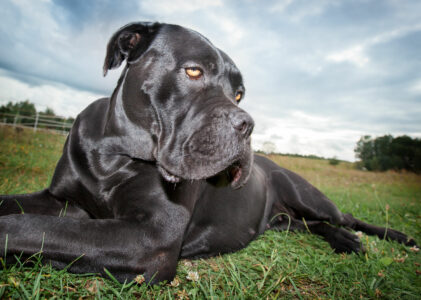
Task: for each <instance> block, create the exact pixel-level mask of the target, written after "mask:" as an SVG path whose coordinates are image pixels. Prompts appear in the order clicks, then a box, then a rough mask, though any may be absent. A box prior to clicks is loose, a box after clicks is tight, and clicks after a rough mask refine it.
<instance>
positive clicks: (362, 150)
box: [354, 135, 421, 173]
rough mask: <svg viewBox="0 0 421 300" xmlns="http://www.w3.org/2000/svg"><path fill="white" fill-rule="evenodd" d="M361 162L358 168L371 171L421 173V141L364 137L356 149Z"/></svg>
mask: <svg viewBox="0 0 421 300" xmlns="http://www.w3.org/2000/svg"><path fill="white" fill-rule="evenodd" d="M354 151H355V154H356V156H357V158H359V159H360V160H361V161H360V162H358V166H360V167H361V168H365V169H367V170H369V171H386V170H391V169H392V170H408V171H411V172H416V173H420V172H421V139H419V138H411V137H409V136H406V135H403V136H398V137H395V138H394V137H393V136H391V135H384V136H380V137H376V138H372V137H371V136H369V135H366V136H362V137H361V138H360V140H359V141H358V142H357V145H356V147H355V149H354Z"/></svg>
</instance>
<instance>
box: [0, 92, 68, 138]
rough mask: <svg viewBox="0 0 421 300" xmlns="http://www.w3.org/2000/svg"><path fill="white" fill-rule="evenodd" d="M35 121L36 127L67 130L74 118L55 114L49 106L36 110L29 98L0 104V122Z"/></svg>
mask: <svg viewBox="0 0 421 300" xmlns="http://www.w3.org/2000/svg"><path fill="white" fill-rule="evenodd" d="M37 121H39V123H38V124H37V127H38V128H46V129H55V130H61V131H69V130H70V129H69V128H70V125H72V124H73V122H74V121H75V119H74V118H72V117H70V118H63V117H60V116H57V115H56V114H55V113H54V110H53V109H51V108H49V107H47V108H46V109H45V110H44V111H37V110H36V108H35V104H34V103H32V102H30V101H29V100H25V101H20V102H16V103H13V102H8V103H7V104H6V105H1V106H0V122H3V123H13V124H18V125H25V126H34V124H35V122H37Z"/></svg>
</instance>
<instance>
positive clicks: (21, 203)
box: [0, 189, 89, 218]
mask: <svg viewBox="0 0 421 300" xmlns="http://www.w3.org/2000/svg"><path fill="white" fill-rule="evenodd" d="M25 213H26V214H28V213H29V214H37V215H51V216H62V217H63V216H68V217H75V218H87V217H89V215H88V214H87V213H86V212H85V211H84V210H82V209H80V208H78V207H75V206H73V205H71V204H70V203H67V202H65V201H60V200H58V199H56V198H55V197H54V196H53V195H51V194H50V193H49V191H48V190H47V189H45V190H42V191H40V192H36V193H32V194H18V195H0V216H5V215H12V214H25Z"/></svg>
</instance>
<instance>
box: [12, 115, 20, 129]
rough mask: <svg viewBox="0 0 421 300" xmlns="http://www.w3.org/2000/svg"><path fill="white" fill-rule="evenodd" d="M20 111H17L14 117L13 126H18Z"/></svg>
mask: <svg viewBox="0 0 421 300" xmlns="http://www.w3.org/2000/svg"><path fill="white" fill-rule="evenodd" d="M18 117H19V112H17V113H16V115H15V118H14V119H13V127H16V122H17V121H18Z"/></svg>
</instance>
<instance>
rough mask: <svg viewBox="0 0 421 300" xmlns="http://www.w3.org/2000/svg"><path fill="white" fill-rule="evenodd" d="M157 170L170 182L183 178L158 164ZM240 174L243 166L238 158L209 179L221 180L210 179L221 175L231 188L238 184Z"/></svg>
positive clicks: (176, 181)
mask: <svg viewBox="0 0 421 300" xmlns="http://www.w3.org/2000/svg"><path fill="white" fill-rule="evenodd" d="M158 170H159V173H161V175H162V177H163V178H164V179H165V180H166V181H168V182H170V183H178V182H180V181H181V180H182V179H183V178H181V177H180V176H177V175H174V174H172V173H171V172H169V171H168V170H166V169H165V168H164V167H162V166H161V165H158ZM242 175H243V166H242V165H241V162H240V160H238V161H236V162H234V163H233V164H231V165H230V166H228V167H227V168H226V169H224V170H223V171H221V172H219V173H218V174H215V175H213V176H211V177H210V178H211V179H210V181H211V182H212V181H215V180H216V181H218V182H220V181H221V180H220V179H212V178H216V177H221V176H222V177H224V180H223V181H225V182H226V183H227V184H231V186H232V187H233V188H237V187H239V185H240V184H239V182H240V179H241V178H242ZM197 179H209V178H197Z"/></svg>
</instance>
